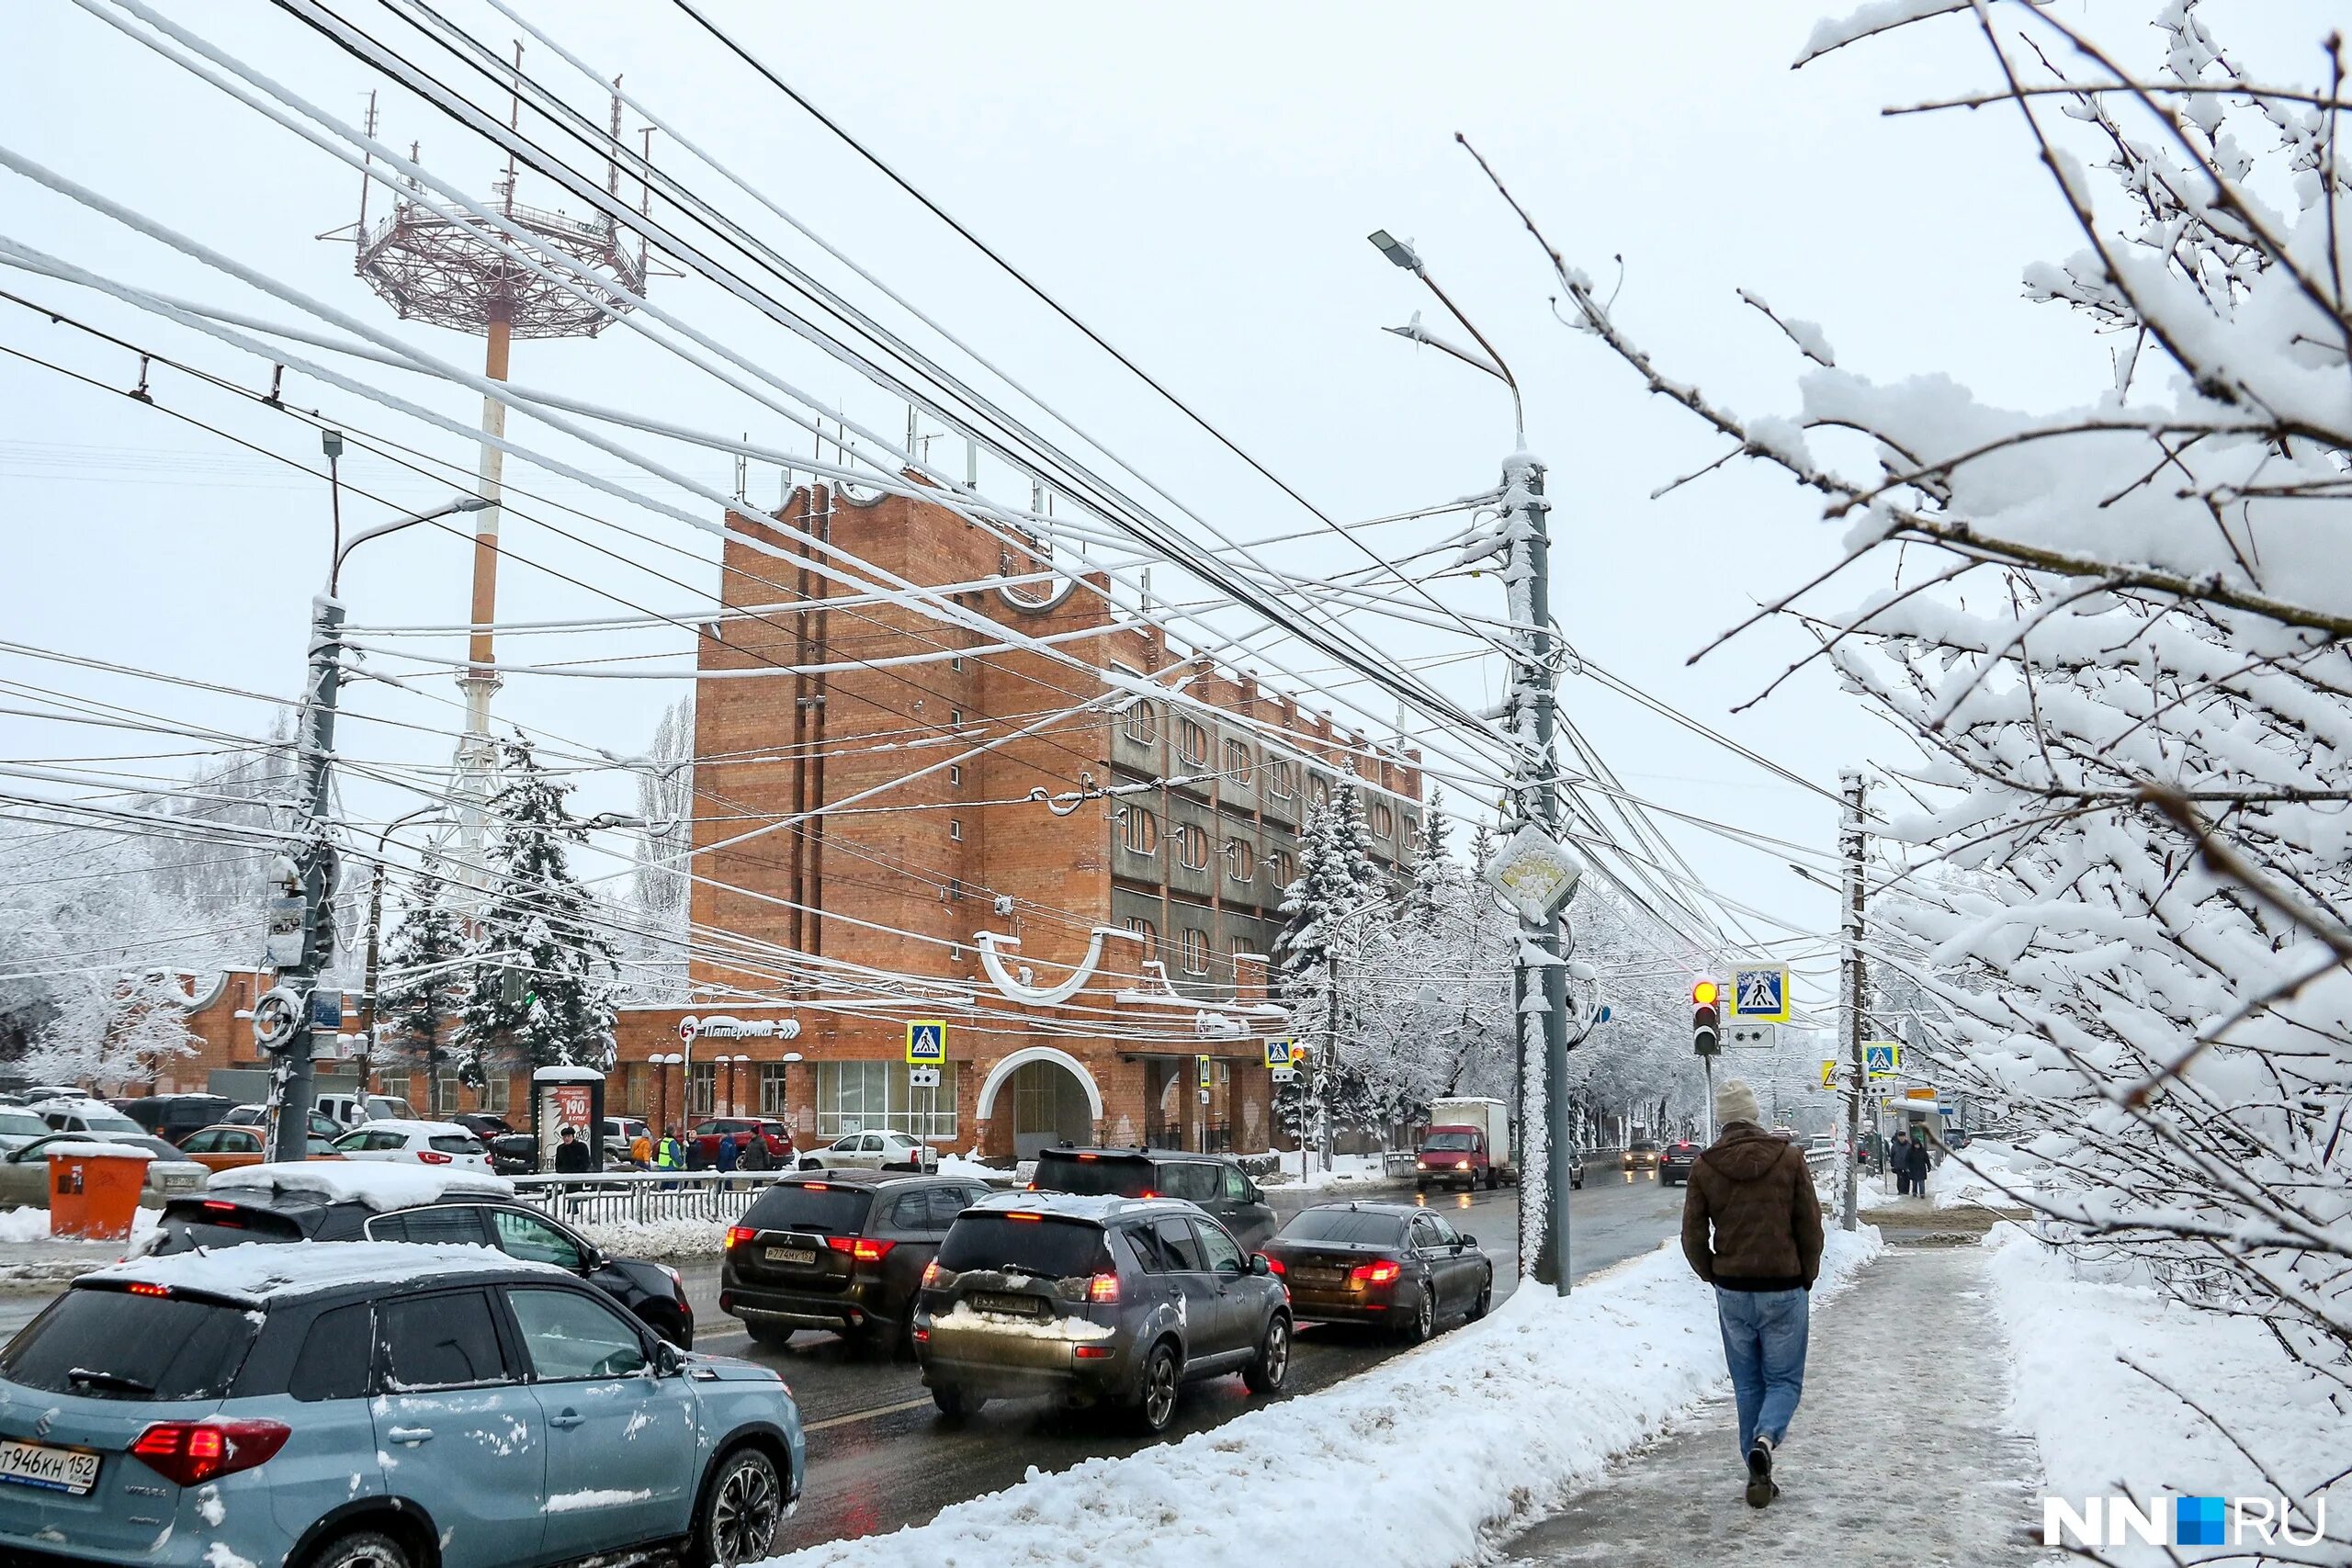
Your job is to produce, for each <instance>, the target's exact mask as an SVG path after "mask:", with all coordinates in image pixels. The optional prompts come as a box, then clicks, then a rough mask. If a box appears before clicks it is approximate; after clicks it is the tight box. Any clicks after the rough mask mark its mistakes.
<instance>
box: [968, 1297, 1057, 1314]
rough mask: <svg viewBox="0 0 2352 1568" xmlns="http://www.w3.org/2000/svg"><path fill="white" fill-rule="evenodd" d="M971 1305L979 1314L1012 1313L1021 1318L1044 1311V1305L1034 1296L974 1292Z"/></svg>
mask: <svg viewBox="0 0 2352 1568" xmlns="http://www.w3.org/2000/svg"><path fill="white" fill-rule="evenodd" d="M972 1305H973V1307H974V1308H975V1309H976V1310H977V1311H979V1312H1004V1313H1012V1314H1016V1315H1018V1316H1021V1317H1035V1316H1036V1315H1038V1314H1040V1313H1042V1312H1044V1311H1045V1310H1046V1303H1044V1302H1041V1301H1039V1300H1038V1299H1037V1298H1036V1297H1035V1296H1001V1295H997V1294H995V1293H993V1292H988V1291H980V1292H976V1293H975V1294H974V1295H973V1297H972Z"/></svg>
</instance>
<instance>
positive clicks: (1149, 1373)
mask: <svg viewBox="0 0 2352 1568" xmlns="http://www.w3.org/2000/svg"><path fill="white" fill-rule="evenodd" d="M1181 1384H1182V1373H1181V1372H1180V1371H1179V1370H1178V1368H1177V1365H1176V1348H1175V1347H1174V1346H1172V1345H1167V1344H1160V1345H1155V1346H1153V1347H1152V1349H1151V1359H1148V1360H1147V1361H1146V1362H1145V1363H1144V1367H1143V1397H1142V1398H1141V1399H1139V1400H1137V1401H1136V1424H1137V1425H1138V1426H1140V1427H1143V1429H1144V1430H1145V1431H1146V1432H1148V1433H1149V1434H1151V1435H1152V1436H1154V1437H1157V1436H1158V1435H1159V1434H1160V1433H1162V1432H1165V1431H1166V1430H1168V1425H1169V1423H1170V1422H1171V1421H1173V1420H1175V1419H1176V1393H1177V1389H1178V1388H1179V1387H1180V1386H1181Z"/></svg>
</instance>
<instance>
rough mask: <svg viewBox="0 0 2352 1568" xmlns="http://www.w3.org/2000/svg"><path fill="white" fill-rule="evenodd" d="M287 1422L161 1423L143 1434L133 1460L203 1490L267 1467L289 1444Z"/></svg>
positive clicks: (135, 1443)
mask: <svg viewBox="0 0 2352 1568" xmlns="http://www.w3.org/2000/svg"><path fill="white" fill-rule="evenodd" d="M293 1430H294V1429H293V1428H292V1427H288V1426H287V1425H286V1424H285V1423H284V1422H283V1421H158V1422H156V1423H155V1424H154V1425H153V1426H152V1427H148V1428H147V1429H146V1430H145V1431H143V1432H141V1433H140V1434H139V1436H138V1438H136V1439H134V1440H133V1441H132V1443H131V1445H130V1452H131V1456H132V1457H133V1458H135V1459H137V1460H138V1461H140V1462H141V1463H142V1464H144V1465H146V1466H147V1468H149V1469H150V1470H153V1471H154V1472H156V1473H157V1474H159V1475H162V1476H164V1477H165V1478H166V1479H168V1480H170V1481H173V1482H175V1483H177V1484H179V1485H182V1486H200V1485H202V1484H203V1483H206V1482H208V1481H218V1480H219V1479H220V1477H222V1476H224V1475H234V1474H236V1473H237V1472H239V1471H241V1470H251V1469H253V1468H254V1466H255V1465H257V1464H262V1463H265V1462H266V1461H268V1459H269V1458H270V1456H271V1455H273V1454H275V1453H276V1452H277V1450H280V1449H282V1448H284V1447H285V1446H286V1439H287V1438H288V1437H290V1436H291V1435H292V1434H293Z"/></svg>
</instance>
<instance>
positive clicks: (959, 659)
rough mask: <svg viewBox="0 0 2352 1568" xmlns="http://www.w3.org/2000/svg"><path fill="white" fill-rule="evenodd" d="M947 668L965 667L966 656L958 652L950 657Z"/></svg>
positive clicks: (959, 668) (957, 668)
mask: <svg viewBox="0 0 2352 1568" xmlns="http://www.w3.org/2000/svg"><path fill="white" fill-rule="evenodd" d="M947 668H949V669H950V670H961V669H962V668H964V656H963V655H962V654H960V653H958V654H956V655H954V656H952V657H950V658H949V660H947Z"/></svg>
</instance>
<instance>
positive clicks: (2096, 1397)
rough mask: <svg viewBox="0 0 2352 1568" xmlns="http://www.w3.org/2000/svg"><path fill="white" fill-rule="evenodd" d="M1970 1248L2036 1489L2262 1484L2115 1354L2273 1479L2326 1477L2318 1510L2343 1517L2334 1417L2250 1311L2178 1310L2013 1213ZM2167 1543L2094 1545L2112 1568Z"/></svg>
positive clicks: (2320, 1386)
mask: <svg viewBox="0 0 2352 1568" xmlns="http://www.w3.org/2000/svg"><path fill="white" fill-rule="evenodd" d="M1985 1246H1987V1247H1991V1248H1993V1249H1995V1255H1994V1257H1993V1259H1992V1262H1991V1266H1990V1268H1989V1269H1987V1271H1986V1272H1987V1276H1988V1278H1989V1279H1990V1280H1991V1281H1992V1283H1993V1303H1994V1306H1995V1308H1996V1311H1997V1312H1998V1313H1999V1314H2000V1317H2001V1321H2002V1325H2003V1326H2004V1327H2006V1328H2007V1330H2008V1336H2009V1343H2010V1347H2011V1350H2012V1353H2013V1354H2014V1355H2015V1356H2016V1358H2017V1376H2016V1382H2015V1386H2014V1393H2013V1396H2012V1399H2011V1404H2010V1414H2011V1416H2012V1418H2013V1419H2014V1420H2015V1421H2016V1423H2017V1424H2018V1426H2019V1427H2023V1428H2024V1429H2025V1430H2027V1431H2029V1432H2031V1433H2032V1434H2033V1436H2034V1438H2035V1439H2036V1441H2038V1442H2039V1443H2040V1444H2041V1465H2042V1471H2043V1473H2044V1474H2045V1476H2046V1477H2047V1482H2046V1486H2047V1492H2048V1495H2051V1496H2052V1497H2065V1498H2069V1499H2072V1500H2073V1501H2074V1503H2075V1506H2081V1503H2082V1500H2083V1499H2084V1498H2086V1497H2106V1496H2110V1495H2115V1494H2117V1493H2119V1492H2125V1491H2128V1492H2130V1493H2131V1494H2132V1495H2136V1496H2138V1497H2140V1498H2141V1499H2142V1500H2143V1501H2145V1500H2147V1499H2149V1498H2151V1497H2156V1496H2161V1495H2165V1494H2166V1493H2174V1494H2180V1495H2190V1496H2209V1497H2239V1496H2245V1497H2254V1496H2276V1495H2278V1487H2277V1486H2275V1485H2273V1484H2272V1483H2269V1482H2268V1481H2267V1480H2266V1479H2265V1478H2264V1477H2263V1475H2262V1473H2261V1472H2260V1471H2259V1470H2257V1469H2256V1467H2255V1465H2254V1464H2253V1463H2252V1461H2249V1460H2248V1459H2247V1458H2246V1456H2245V1454H2244V1453H2242V1452H2240V1451H2239V1450H2238V1449H2237V1448H2236V1447H2235V1446H2234V1445H2233V1443H2232V1442H2231V1441H2230V1439H2229V1438H2226V1437H2224V1436H2222V1434H2221V1433H2220V1432H2219V1431H2217V1430H2215V1429H2214V1427H2213V1426H2212V1424H2211V1422H2209V1421H2207V1420H2205V1419H2204V1418H2202V1417H2200V1416H2199V1415H2198V1414H2197V1413H2196V1412H2195V1411H2193V1410H2191V1409H2189V1408H2188V1406H2187V1405H2186V1404H2182V1403H2181V1402H2180V1401H2179V1400H2178V1399H2177V1398H2175V1397H2174V1396H2173V1395H2172V1394H2170V1393H2165V1390H2163V1389H2162V1388H2159V1387H2158V1386H2156V1384H2155V1383H2154V1382H2153V1381H2151V1380H2150V1379H2149V1378H2148V1377H2146V1376H2144V1375H2143V1374H2142V1373H2140V1372H2138V1371H2133V1370H2132V1369H2131V1366H2129V1365H2127V1364H2126V1358H2128V1359H2130V1360H2131V1361H2135V1362H2137V1363H2138V1364H2139V1365H2141V1366H2143V1367H2144V1368H2146V1369H2147V1370H2148V1371H2151V1372H2154V1374H2156V1376H2158V1377H2161V1378H2163V1379H2164V1380H2165V1382H2169V1383H2171V1384H2172V1385H2173V1386H2174V1387H2175V1388H2177V1389H2178V1390H2179V1391H2180V1392H2181V1393H2184V1394H2186V1395H2188V1397H2189V1398H2190V1399H2193V1400H2195V1401H2196V1402H2197V1403H2198V1404H2200V1405H2202V1406H2204V1407H2205V1408H2206V1409H2207V1410H2209V1411H2211V1412H2212V1413H2213V1415H2214V1416H2217V1417H2219V1418H2220V1419H2221V1420H2222V1421H2223V1422H2225V1423H2227V1424H2228V1426H2229V1427H2230V1429H2231V1431H2233V1432H2234V1433H2235V1434H2236V1435H2237V1437H2238V1438H2240V1439H2241V1440H2243V1441H2244V1442H2245V1444H2246V1446H2247V1447H2248V1448H2250V1449H2252V1450H2254V1451H2255V1452H2256V1453H2257V1454H2259V1455H2261V1456H2262V1457H2263V1459H2264V1460H2265V1461H2267V1463H2268V1464H2269V1465H2270V1467H2271V1468H2272V1469H2273V1470H2274V1471H2275V1472H2277V1473H2278V1479H2279V1480H2280V1481H2282V1482H2284V1483H2286V1484H2287V1485H2288V1486H2289V1487H2290V1488H2293V1489H2295V1490H2297V1491H2299V1492H2308V1491H2309V1490H2310V1489H2311V1488H2312V1487H2315V1486H2317V1485H2318V1484H2319V1483H2322V1482H2324V1481H2327V1480H2328V1479H2330V1478H2331V1477H2338V1479H2337V1480H2336V1483H2335V1486H2333V1487H2332V1488H2330V1489H2329V1490H2328V1491H2327V1492H2326V1493H2325V1494H2324V1495H2325V1497H2326V1499H2327V1505H2328V1506H2327V1512H2328V1515H2329V1517H2330V1521H2331V1523H2333V1521H2335V1520H2337V1519H2341V1518H2344V1517H2352V1480H2346V1479H2342V1478H2340V1476H2339V1472H2342V1470H2343V1469H2344V1462H2345V1458H2346V1450H2345V1438H2344V1433H2345V1424H2344V1416H2343V1414H2342V1413H2341V1412H2340V1411H2338V1410H2337V1409H2335V1406H2334V1405H2333V1404H2331V1403H2330V1401H2329V1398H2328V1388H2329V1385H2328V1384H2326V1383H2324V1382H2322V1381H2321V1380H2320V1379H2319V1378H2317V1377H2316V1376H2314V1375H2312V1374H2311V1373H2309V1372H2306V1371H2301V1370H2300V1369H2298V1368H2296V1367H2294V1366H2292V1365H2291V1364H2290V1363H2289V1362H2288V1361H2287V1359H2285V1358H2284V1357H2283V1356H2282V1355H2280V1353H2279V1351H2278V1345H2277V1342H2276V1341H2274V1340H2273V1339H2272V1338H2271V1337H2270V1336H2269V1335H2268V1334H2267V1332H2265V1330H2264V1329H2263V1326H2262V1324H2261V1322H2260V1320H2259V1319H2256V1318H2254V1317H2224V1316H2222V1315H2221V1314H2216V1313H2203V1312H2193V1311H2191V1310H2189V1309H2188V1308H2187V1307H2184V1306H2182V1305H2180V1304H2179V1303H2176V1302H2172V1301H2169V1300H2167V1299H2165V1297H2164V1296H2162V1295H2160V1294H2159V1293H2158V1292H2156V1291H2155V1290H2154V1288H2153V1287H2151V1286H2149V1285H2146V1284H2144V1283H2141V1282H2139V1281H2138V1280H2136V1279H2135V1278H2134V1277H2133V1275H2134V1266H2131V1265H2128V1264H2120V1263H2119V1264H2117V1265H2115V1266H2114V1270H2113V1271H2114V1273H2115V1274H2116V1275H2117V1278H2116V1279H2115V1280H2098V1279H2094V1278H2088V1277H2086V1275H2087V1274H2089V1273H2092V1272H2096V1271H2097V1270H2098V1265H2096V1264H2091V1265H2082V1264H2078V1263H2077V1262H2076V1261H2075V1259H2074V1258H2070V1257H2069V1255H2067V1254H2066V1253H2064V1252H2061V1251H2059V1250H2058V1249H2057V1248H2055V1247H2049V1246H2046V1245H2044V1244H2043V1243H2041V1242H2039V1241H2037V1240H2035V1239H2034V1238H2033V1237H2032V1236H2031V1235H2028V1234H2027V1233H2026V1232H2025V1231H2024V1230H2022V1229H2021V1228H2019V1227H2018V1226H2017V1225H2013V1224H2010V1225H2002V1226H2000V1227H1999V1228H1997V1229H1996V1230H1995V1231H1994V1232H1993V1233H1992V1235H1989V1236H1987V1237H1986V1238H1985ZM2166 1517H2167V1518H2169V1514H2168V1513H2167V1515H2166ZM2308 1528H2309V1526H2308V1523H2307V1522H2306V1523H2303V1524H2301V1525H2299V1526H2298V1529H2297V1533H2298V1534H2301V1532H2302V1530H2303V1529H2308ZM2335 1528H2336V1529H2337V1530H2338V1531H2339V1532H2340V1530H2341V1529H2342V1527H2341V1526H2340V1525H2338V1526H2336V1527H2335ZM2172 1550H2176V1549H2170V1548H2165V1547H2153V1546H2141V1545H2136V1544H2135V1545H2131V1546H2121V1547H2109V1548H2107V1549H2106V1551H2107V1557H2108V1560H2109V1561H2110V1562H2114V1563H2115V1564H2117V1568H2142V1565H2143V1564H2144V1565H2146V1568H2157V1565H2158V1564H2162V1563H2165V1562H2168V1561H2170V1558H2169V1557H2168V1552H2169V1551H2172ZM2183 1555H2184V1556H2186V1557H2189V1558H2196V1557H2199V1556H2202V1555H2211V1553H2200V1552H2199V1551H2197V1550H2196V1549H2194V1548H2191V1549H2187V1550H2186V1551H2183Z"/></svg>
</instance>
